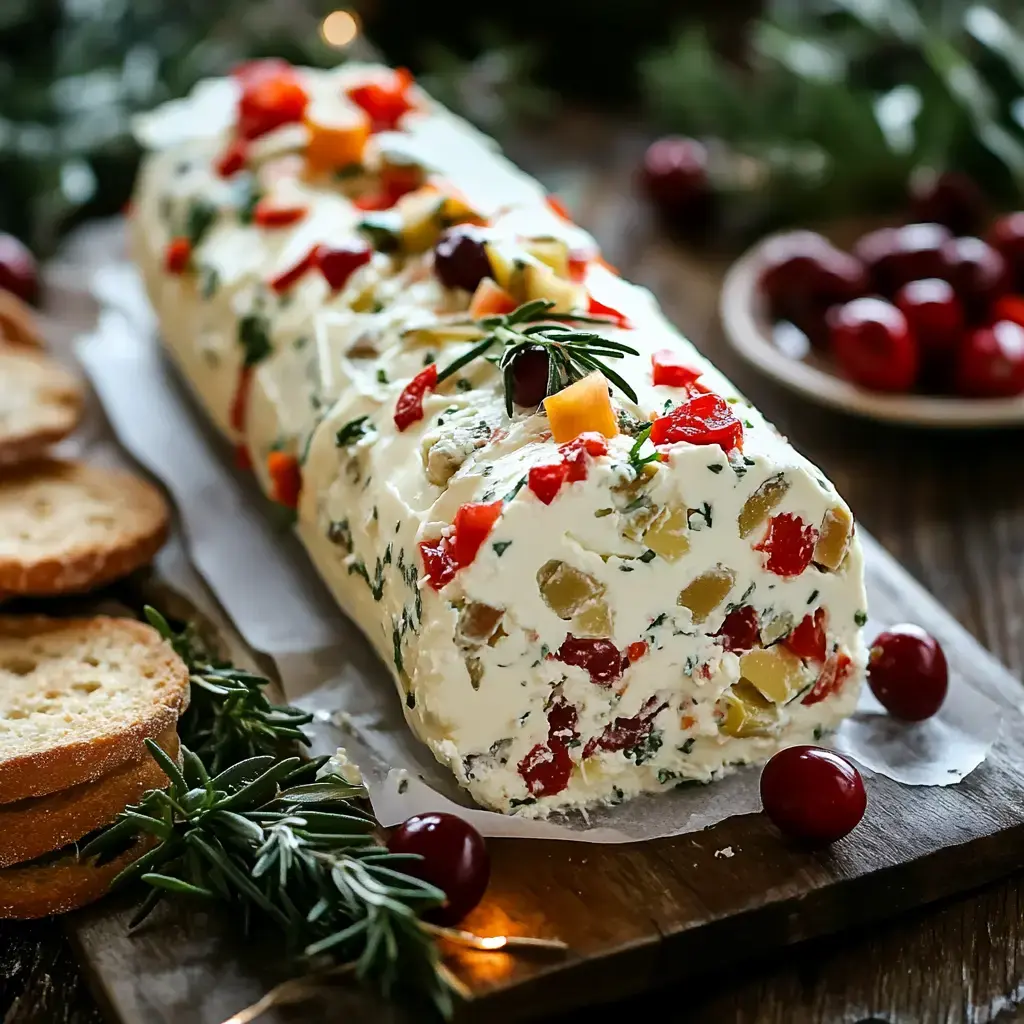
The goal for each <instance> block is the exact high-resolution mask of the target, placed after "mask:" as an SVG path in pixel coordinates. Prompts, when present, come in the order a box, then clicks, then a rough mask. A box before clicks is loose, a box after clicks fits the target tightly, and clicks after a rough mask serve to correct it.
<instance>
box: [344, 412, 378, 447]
mask: <svg viewBox="0 0 1024 1024" xmlns="http://www.w3.org/2000/svg"><path fill="white" fill-rule="evenodd" d="M369 418H370V417H369V416H357V417H356V418H355V419H354V420H349V421H348V423H346V424H344V425H343V426H341V427H339V428H338V432H337V434H335V435H334V443H335V444H336V445H337V446H338V447H339V448H347V447H348V446H349V445H350V444H355V442H356V441H358V440H359V439H360V438H361V437H364V436H365V435H366V434H367V433H368V432H369V431H370V430H373V424H372V423H368V422H367V421H368V420H369Z"/></svg>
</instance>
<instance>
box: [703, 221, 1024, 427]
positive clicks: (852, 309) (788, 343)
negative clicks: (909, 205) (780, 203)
mask: <svg viewBox="0 0 1024 1024" xmlns="http://www.w3.org/2000/svg"><path fill="white" fill-rule="evenodd" d="M722 319H723V323H724V326H725V329H726V334H727V335H728V337H729V339H730V341H731V342H732V344H733V345H734V347H735V348H736V349H737V350H738V351H739V352H740V354H741V355H742V356H744V357H745V358H746V359H747V360H748V361H749V362H751V363H752V364H753V365H754V366H756V367H757V368H759V369H760V370H762V371H763V372H764V373H766V374H767V375H769V376H770V377H772V378H774V379H775V380H777V381H779V382H780V383H782V384H784V385H786V386H788V387H790V388H791V389H793V390H795V391H798V392H800V393H801V394H804V395H806V396H808V397H809V398H812V399H813V400H815V401H818V402H821V403H824V404H827V405H831V406H834V407H836V408H840V409H845V410H847V411H850V412H854V413H859V414H862V415H866V416H870V417H873V418H875V419H880V420H887V421H891V422H903V423H909V424H917V425H920V426H935V427H985V426H1008V425H1019V424H1024V212H1020V213H1010V214H1005V215H1003V216H1000V217H998V218H997V219H996V220H995V221H994V222H993V223H992V224H991V225H990V227H989V228H988V230H987V231H986V232H984V233H983V237H981V236H974V235H957V234H954V232H953V231H952V230H951V229H950V228H948V227H946V226H945V225H943V224H939V223H937V222H932V221H921V222H918V223H909V224H902V225H897V226H884V227H880V228H876V229H874V230H871V231H868V232H867V233H865V234H863V235H861V236H860V237H859V238H857V239H855V240H854V241H853V243H852V244H851V245H848V246H846V247H842V248H841V247H840V246H839V245H837V244H835V243H834V242H833V241H830V240H829V239H828V238H826V237H825V236H824V235H821V234H818V233H816V232H813V231H789V232H785V233H782V234H776V235H772V236H770V237H768V238H766V239H764V240H763V241H761V242H760V243H759V244H758V245H756V246H755V247H754V248H753V249H751V250H750V251H749V252H747V254H746V255H745V256H743V257H742V258H741V259H740V260H739V261H738V262H737V263H736V264H735V265H734V266H733V267H732V268H731V270H730V271H729V274H728V276H727V278H726V282H725V286H724V288H723V292H722Z"/></svg>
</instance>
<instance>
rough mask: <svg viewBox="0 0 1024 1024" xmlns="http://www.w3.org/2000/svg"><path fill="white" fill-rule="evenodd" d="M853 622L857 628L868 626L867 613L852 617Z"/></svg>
mask: <svg viewBox="0 0 1024 1024" xmlns="http://www.w3.org/2000/svg"><path fill="white" fill-rule="evenodd" d="M853 621H854V622H856V623H857V625H858V626H866V625H867V624H868V613H867V612H857V614H856V615H854V617H853Z"/></svg>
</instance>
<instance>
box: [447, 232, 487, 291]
mask: <svg viewBox="0 0 1024 1024" xmlns="http://www.w3.org/2000/svg"><path fill="white" fill-rule="evenodd" d="M434 273H435V274H437V276H438V279H439V280H440V282H441V284H443V285H444V286H445V287H446V288H464V289H465V290H466V291H467V292H473V291H476V286H477V285H478V284H479V283H480V282H481V281H482V280H483V279H484V278H485V277H490V276H491V274H492V273H493V271H492V270H491V261H490V258H489V257H488V255H487V249H486V247H485V246H484V239H483V235H481V234H480V232H479V231H477V230H476V229H475V228H473V227H472V226H470V225H461V226H459V227H455V228H449V229H448V230H447V231H446V232H445V233H444V234H443V235H442V236H441V239H440V241H439V242H438V243H437V245H436V246H435V247H434Z"/></svg>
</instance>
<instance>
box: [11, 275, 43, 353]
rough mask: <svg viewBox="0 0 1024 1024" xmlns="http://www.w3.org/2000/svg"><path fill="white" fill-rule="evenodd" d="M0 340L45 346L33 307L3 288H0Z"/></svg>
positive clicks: (37, 346)
mask: <svg viewBox="0 0 1024 1024" xmlns="http://www.w3.org/2000/svg"><path fill="white" fill-rule="evenodd" d="M0 341H5V342H8V343H10V344H11V345H24V346H27V347H28V348H42V347H43V346H44V342H43V336H42V334H40V332H39V324H38V323H37V322H36V315H35V313H33V312H32V307H31V306H29V305H28V303H26V302H22V300H21V299H19V298H18V296H17V295H15V294H13V293H12V292H9V291H6V290H5V289H3V288H0Z"/></svg>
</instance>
